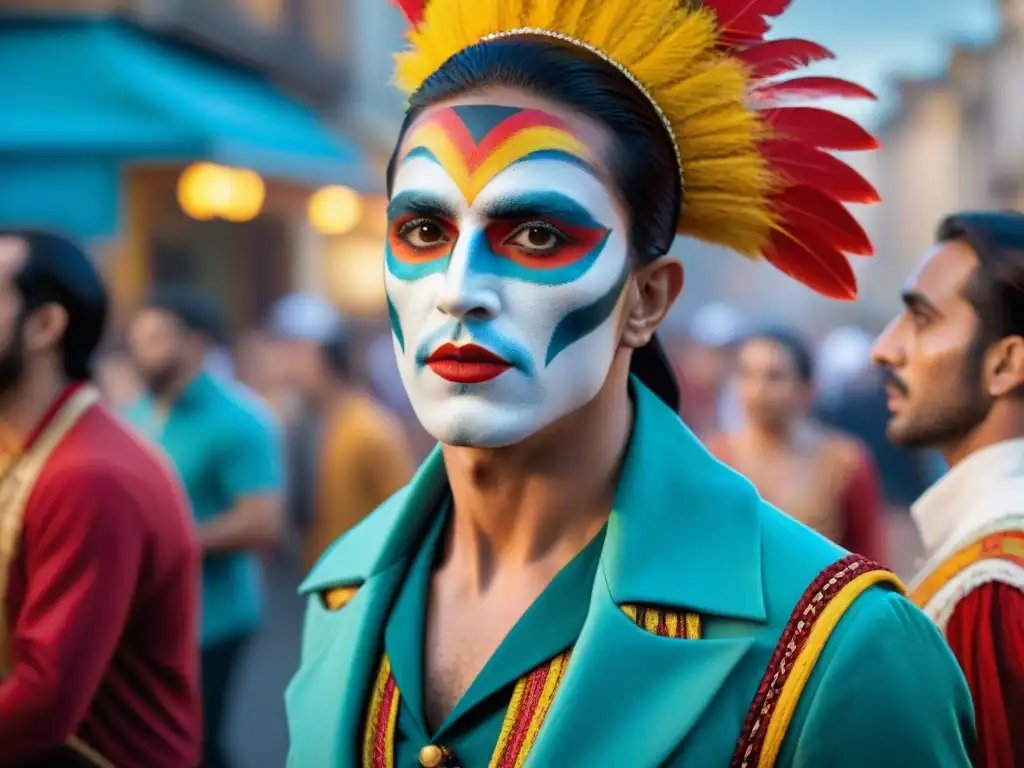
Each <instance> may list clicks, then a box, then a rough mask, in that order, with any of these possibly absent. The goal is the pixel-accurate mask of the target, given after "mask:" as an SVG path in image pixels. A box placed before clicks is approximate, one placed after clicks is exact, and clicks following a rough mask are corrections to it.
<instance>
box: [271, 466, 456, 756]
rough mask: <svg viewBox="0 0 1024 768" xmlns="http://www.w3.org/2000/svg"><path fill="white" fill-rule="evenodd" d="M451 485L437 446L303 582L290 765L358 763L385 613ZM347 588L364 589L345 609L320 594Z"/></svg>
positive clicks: (290, 700) (289, 696)
mask: <svg viewBox="0 0 1024 768" xmlns="http://www.w3.org/2000/svg"><path fill="white" fill-rule="evenodd" d="M446 488H447V479H446V477H445V474H444V465H443V462H442V460H441V456H440V451H439V450H435V451H434V453H432V454H431V455H430V457H428V459H427V460H426V462H424V464H423V465H422V467H421V468H420V470H419V472H418V473H417V474H416V476H415V477H414V478H413V480H412V482H411V483H410V484H409V486H407V487H406V488H405V489H404V490H402V491H400V492H399V493H398V494H396V495H395V496H394V497H392V498H391V499H390V500H389V501H388V502H387V503H386V504H385V505H384V506H383V507H381V508H380V509H378V510H377V511H376V512H374V513H373V514H372V515H371V516H370V517H368V518H366V520H364V521H363V522H362V523H360V524H359V525H358V526H356V527H355V528H354V529H352V531H351V532H350V533H349V534H348V535H346V536H345V537H343V538H342V539H340V540H339V541H338V542H337V543H336V544H335V545H334V546H333V547H332V548H331V549H329V550H328V551H327V553H326V554H325V555H324V556H323V557H322V558H321V559H320V561H319V562H318V563H317V564H316V566H314V568H313V570H312V572H311V573H310V575H309V577H308V578H307V579H306V581H305V582H303V584H302V586H301V587H300V588H299V590H300V592H301V593H302V594H305V595H308V596H310V598H311V599H310V601H309V607H308V608H307V614H306V625H305V628H304V631H303V648H302V662H301V666H300V668H299V671H298V673H297V674H296V675H295V677H294V678H292V681H291V683H290V684H289V686H288V690H287V691H286V694H285V699H286V704H287V707H286V709H287V714H288V724H289V732H290V736H291V744H292V752H291V754H290V755H289V764H290V765H296V766H306V765H356V764H358V762H359V759H360V758H359V755H360V754H361V750H362V739H363V733H362V725H363V715H364V712H365V710H366V707H367V705H368V703H369V700H370V695H371V691H370V687H371V685H372V684H373V680H374V674H375V672H376V670H377V665H378V664H379V662H380V647H381V638H382V636H383V631H384V625H385V622H386V619H387V615H388V611H389V610H390V608H391V604H392V602H393V600H394V597H395V594H396V593H397V591H398V588H399V586H400V585H401V583H402V579H403V578H404V576H405V572H406V570H407V568H408V564H409V560H410V559H411V557H412V556H413V555H414V554H415V552H416V549H417V546H418V544H419V539H420V538H421V536H422V535H423V532H424V530H425V527H426V525H428V524H429V521H430V519H431V518H432V517H433V515H434V514H435V513H436V511H437V510H438V508H439V504H440V503H441V502H442V500H443V494H444V493H445V491H446ZM342 586H358V587H359V588H358V590H357V591H356V592H355V595H354V596H353V597H352V599H351V600H350V601H349V602H347V603H346V604H345V605H344V607H342V608H340V609H338V610H333V611H332V610H328V609H327V608H325V607H324V606H323V604H322V603H321V601H320V600H319V599H318V598H317V594H318V593H320V594H323V593H324V592H325V591H328V590H330V589H332V588H336V587H342ZM327 756H330V757H329V759H328V758H327Z"/></svg>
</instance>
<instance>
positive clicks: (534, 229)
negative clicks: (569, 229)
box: [506, 224, 566, 253]
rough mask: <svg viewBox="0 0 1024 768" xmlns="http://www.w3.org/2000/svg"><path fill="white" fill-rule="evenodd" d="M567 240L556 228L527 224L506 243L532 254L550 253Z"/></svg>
mask: <svg viewBox="0 0 1024 768" xmlns="http://www.w3.org/2000/svg"><path fill="white" fill-rule="evenodd" d="M565 240H566V238H565V236H564V235H562V234H561V232H559V231H558V230H556V229H555V228H554V227H551V226H548V225H544V226H541V225H540V224H525V225H523V226H522V227H520V228H519V229H517V230H516V231H515V232H513V233H512V235H511V236H510V237H509V238H508V240H506V242H507V243H508V244H509V245H514V246H516V247H517V248H522V249H523V250H524V251H528V252H530V253H548V252H551V251H554V250H555V249H557V248H558V246H559V245H561V243H562V242H563V241H565Z"/></svg>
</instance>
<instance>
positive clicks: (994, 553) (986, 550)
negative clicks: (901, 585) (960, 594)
mask: <svg viewBox="0 0 1024 768" xmlns="http://www.w3.org/2000/svg"><path fill="white" fill-rule="evenodd" d="M994 559H999V560H1006V561H1009V562H1010V563H1012V564H1014V565H1017V566H1020V567H1022V568H1024V530H1003V531H995V532H994V533H989V534H987V535H984V536H982V537H980V538H979V539H977V540H975V541H973V542H971V543H970V544H968V545H967V546H965V547H962V548H960V549H959V550H957V551H956V552H955V553H954V554H952V555H951V556H950V557H948V558H946V559H945V560H943V561H942V562H941V563H939V564H938V565H937V566H936V567H935V569H934V570H932V571H931V572H930V573H929V574H928V575H927V576H925V577H924V578H923V579H922V580H921V581H920V582H919V583H917V584H915V585H914V588H913V589H912V590H911V592H910V599H911V600H912V601H913V603H914V605H916V606H917V607H918V608H925V607H926V606H927V605H928V603H930V602H931V601H932V599H933V598H934V597H935V596H936V595H937V594H938V593H939V590H941V589H942V588H943V586H945V585H946V584H948V583H949V582H950V581H952V580H953V579H954V578H956V576H957V575H958V574H960V573H961V572H962V571H964V570H965V569H967V568H969V567H970V566H972V565H974V564H976V563H980V562H982V561H983V560H994Z"/></svg>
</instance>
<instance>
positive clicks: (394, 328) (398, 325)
mask: <svg viewBox="0 0 1024 768" xmlns="http://www.w3.org/2000/svg"><path fill="white" fill-rule="evenodd" d="M385 296H386V298H387V302H388V321H389V322H390V323H391V332H392V333H393V334H394V335H395V339H396V340H397V341H398V348H399V349H400V350H402V352H405V335H404V334H403V333H402V321H401V320H399V319H398V310H397V309H395V304H394V302H392V301H391V295H390V294H387V293H386V294H385Z"/></svg>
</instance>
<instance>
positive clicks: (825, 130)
mask: <svg viewBox="0 0 1024 768" xmlns="http://www.w3.org/2000/svg"><path fill="white" fill-rule="evenodd" d="M761 115H762V117H763V118H764V120H765V122H766V123H768V124H769V125H771V126H772V127H773V128H774V129H775V135H776V137H778V138H788V139H794V140H795V141H802V142H804V143H806V144H810V145H811V146H815V147H819V148H820V149H835V150H838V151H840V152H847V151H856V150H861V149H878V148H879V147H880V146H881V144H880V143H879V141H878V139H876V138H875V137H874V136H872V135H871V134H870V133H868V132H867V131H865V130H864V129H863V128H861V127H860V126H859V125H857V123H855V122H853V120H851V119H850V118H848V117H843V116H842V115H837V114H836V113H835V112H829V111H828V110H827V109H820V108H818V107H778V108H776V109H765V110H762V111H761Z"/></svg>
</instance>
